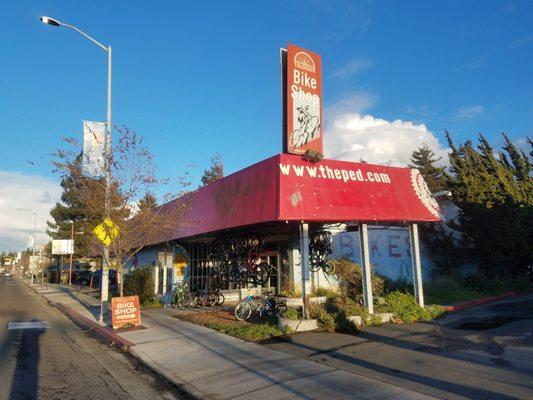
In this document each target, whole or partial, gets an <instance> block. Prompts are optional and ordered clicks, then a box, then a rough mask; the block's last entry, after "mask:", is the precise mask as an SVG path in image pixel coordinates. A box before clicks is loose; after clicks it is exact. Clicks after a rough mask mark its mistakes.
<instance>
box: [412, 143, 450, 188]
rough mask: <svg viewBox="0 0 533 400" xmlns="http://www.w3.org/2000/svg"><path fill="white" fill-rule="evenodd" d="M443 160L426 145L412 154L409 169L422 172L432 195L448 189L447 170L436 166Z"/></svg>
mask: <svg viewBox="0 0 533 400" xmlns="http://www.w3.org/2000/svg"><path fill="white" fill-rule="evenodd" d="M441 159H442V157H439V158H437V157H436V155H435V152H434V151H433V150H431V149H430V148H429V146H428V145H427V144H425V143H424V144H423V145H422V146H420V147H418V149H417V150H415V151H413V153H412V154H411V164H409V167H411V168H416V169H418V170H419V171H420V173H421V174H422V176H423V177H424V180H425V181H426V184H427V185H428V188H429V190H430V191H431V192H432V193H436V192H440V191H443V190H446V189H447V185H446V180H445V177H444V173H445V168H444V167H438V166H436V163H438V162H439V161H440V160H441Z"/></svg>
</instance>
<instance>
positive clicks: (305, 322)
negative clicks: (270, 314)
mask: <svg viewBox="0 0 533 400" xmlns="http://www.w3.org/2000/svg"><path fill="white" fill-rule="evenodd" d="M278 327H280V328H281V329H283V328H290V329H291V330H292V331H293V332H305V331H314V330H316V329H318V323H317V320H316V319H287V318H281V317H280V318H278Z"/></svg>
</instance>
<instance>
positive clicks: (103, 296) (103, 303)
mask: <svg viewBox="0 0 533 400" xmlns="http://www.w3.org/2000/svg"><path fill="white" fill-rule="evenodd" d="M41 22H42V23H43V24H47V25H51V26H64V27H66V28H70V29H72V30H75V31H76V32H78V33H79V34H80V35H82V36H83V37H85V38H86V39H88V40H90V41H91V42H93V43H94V44H96V45H97V46H98V47H100V48H101V49H103V50H105V51H106V53H107V117H106V130H105V139H104V143H105V155H104V168H105V200H104V202H105V205H104V206H105V216H106V218H109V216H110V210H111V205H110V192H111V165H110V164H111V163H110V162H111V46H104V45H103V44H102V43H100V42H98V41H97V40H96V39H94V38H92V37H91V36H89V35H87V34H86V33H85V32H83V31H82V30H80V29H78V28H76V27H75V26H73V25H69V24H65V23H63V22H60V21H58V20H57V19H54V18H50V17H46V16H43V17H41ZM101 285H102V288H101V293H100V318H99V320H100V322H102V321H103V319H104V314H105V313H106V312H107V303H108V298H109V292H108V285H109V246H108V245H106V244H104V265H103V266H102V277H101Z"/></svg>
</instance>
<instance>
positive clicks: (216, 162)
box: [202, 154, 224, 186]
mask: <svg viewBox="0 0 533 400" xmlns="http://www.w3.org/2000/svg"><path fill="white" fill-rule="evenodd" d="M223 177H224V163H223V162H222V158H221V157H220V155H219V154H216V155H215V156H213V157H211V166H210V167H209V169H206V170H204V175H203V176H202V186H206V185H209V184H210V183H213V182H216V181H218V180H219V179H221V178H223Z"/></svg>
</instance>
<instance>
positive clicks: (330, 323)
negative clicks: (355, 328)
mask: <svg viewBox="0 0 533 400" xmlns="http://www.w3.org/2000/svg"><path fill="white" fill-rule="evenodd" d="M309 314H310V316H311V318H313V319H316V320H317V323H318V327H319V328H320V330H322V331H325V332H335V317H334V316H333V314H330V313H328V312H327V311H326V309H325V308H324V307H323V306H321V305H313V306H312V307H310V310H309Z"/></svg>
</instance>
